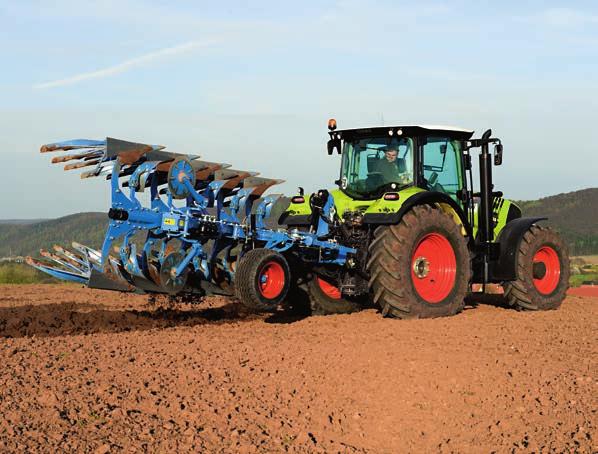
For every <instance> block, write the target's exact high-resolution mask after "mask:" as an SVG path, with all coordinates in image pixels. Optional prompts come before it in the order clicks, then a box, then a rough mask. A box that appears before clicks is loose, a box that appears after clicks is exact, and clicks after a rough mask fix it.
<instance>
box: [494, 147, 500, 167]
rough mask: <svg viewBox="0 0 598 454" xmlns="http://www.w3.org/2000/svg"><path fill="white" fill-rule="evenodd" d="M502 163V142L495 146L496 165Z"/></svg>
mask: <svg viewBox="0 0 598 454" xmlns="http://www.w3.org/2000/svg"><path fill="white" fill-rule="evenodd" d="M501 164H502V143H499V144H496V145H495V146H494V165H495V166H499V165H501Z"/></svg>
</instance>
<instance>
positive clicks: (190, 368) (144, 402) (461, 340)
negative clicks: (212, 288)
mask: <svg viewBox="0 0 598 454" xmlns="http://www.w3.org/2000/svg"><path fill="white" fill-rule="evenodd" d="M597 316H598V299H596V298H580V297H574V296H570V297H568V299H567V301H566V302H565V303H564V305H563V307H562V308H561V309H560V310H558V311H552V312H541V313H521V312H516V311H513V310H510V309H505V308H502V307H499V306H493V305H490V304H480V305H478V306H477V307H471V306H469V307H468V309H467V310H465V312H464V313H462V314H460V315H458V316H456V317H452V318H445V319H435V320H421V321H396V320H388V319H383V318H381V317H380V315H379V314H378V313H377V312H376V311H374V310H367V311H364V312H361V313H357V314H352V315H343V316H331V317H309V318H303V319H301V318H299V317H295V318H293V317H292V316H289V315H285V314H278V315H270V316H256V315H248V314H247V313H246V312H245V311H243V310H242V308H240V307H239V305H238V304H236V303H234V302H231V301H229V300H226V299H224V298H210V299H208V300H207V301H206V302H204V303H203V304H201V305H181V306H177V307H176V308H173V307H169V306H168V305H167V304H166V303H162V304H156V303H154V304H150V303H148V302H147V298H145V297H142V296H126V295H120V294H115V293H108V292H101V291H92V290H86V289H80V288H79V287H76V286H66V285H62V286H45V285H44V286H42V285H40V286H3V287H0V335H1V336H3V338H0V360H1V361H2V373H1V374H0V409H1V414H0V452H6V451H11V452H14V451H17V452H32V451H45V452H57V451H63V450H67V451H81V452H84V451H85V452H97V453H106V452H121V451H125V452H129V451H148V452H156V451H159V452H175V451H179V452H185V451H194V452H281V451H285V450H286V451H291V452H408V451H410V452H438V451H440V452H491V451H497V452H511V451H517V452H539V451H541V452H546V451H556V452H592V451H594V452H595V451H596V450H597V449H598V415H597V408H598V402H597V401H598V397H597V396H598V382H597V378H598V355H597V353H598V348H597V345H596V338H597V334H598V330H597V329H596V320H597Z"/></svg>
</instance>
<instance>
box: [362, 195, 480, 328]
mask: <svg viewBox="0 0 598 454" xmlns="http://www.w3.org/2000/svg"><path fill="white" fill-rule="evenodd" d="M369 253H370V258H369V260H368V263H367V268H368V271H369V273H370V281H369V285H370V289H371V291H372V293H373V298H374V303H377V304H378V305H379V306H380V308H381V309H382V314H383V315H384V316H390V317H398V318H430V317H443V316H448V315H454V314H457V313H458V312H460V311H461V310H462V309H463V306H464V300H465V295H466V294H467V290H468V286H469V281H470V280H471V263H470V256H469V250H468V249H467V242H466V240H465V237H464V236H463V235H462V233H461V228H460V226H458V225H457V224H456V223H455V221H454V219H453V218H452V216H450V215H449V214H447V213H445V212H444V211H442V210H440V209H436V208H432V207H431V206H429V205H422V206H416V207H414V208H413V209H412V210H411V211H409V212H407V213H406V214H405V215H404V216H403V218H402V219H401V221H400V222H399V224H397V225H391V226H382V227H379V228H378V229H377V230H376V232H375V238H374V241H372V243H371V245H370V247H369Z"/></svg>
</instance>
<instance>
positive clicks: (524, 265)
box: [504, 225, 570, 311]
mask: <svg viewBox="0 0 598 454" xmlns="http://www.w3.org/2000/svg"><path fill="white" fill-rule="evenodd" d="M516 260H517V279H516V280H514V281H512V282H506V283H505V284H504V288H505V297H506V299H507V302H508V303H509V305H511V306H514V307H517V308H518V309H524V310H535V311H537V310H551V309H557V308H558V307H559V306H560V305H561V303H562V302H563V300H564V299H565V295H566V293H567V289H568V288H569V273H570V271H569V254H568V250H567V245H566V244H565V243H564V241H563V240H562V239H561V237H560V236H559V235H558V234H557V233H556V232H554V231H553V230H551V229H550V228H545V227H540V226H537V225H532V226H531V227H530V228H529V230H528V231H527V232H525V234H524V235H523V238H522V239H521V244H520V245H519V250H518V251H517V258H516Z"/></svg>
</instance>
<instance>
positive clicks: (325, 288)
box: [318, 278, 341, 300]
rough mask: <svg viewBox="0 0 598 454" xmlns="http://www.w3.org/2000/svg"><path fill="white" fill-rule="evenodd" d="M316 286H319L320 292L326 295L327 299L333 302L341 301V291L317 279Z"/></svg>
mask: <svg viewBox="0 0 598 454" xmlns="http://www.w3.org/2000/svg"><path fill="white" fill-rule="evenodd" d="M318 285H319V286H320V290H322V292H323V293H324V295H326V296H327V297H328V298H332V299H335V300H340V299H341V291H340V290H339V288H338V287H335V286H334V285H332V284H331V283H329V282H326V281H325V280H324V279H320V278H318Z"/></svg>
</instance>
